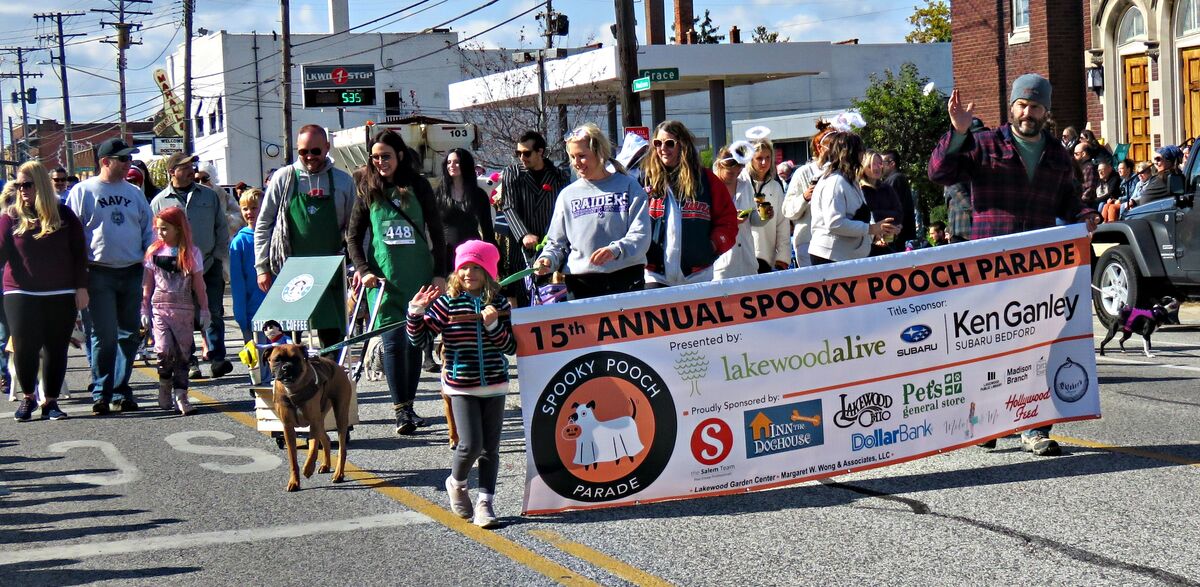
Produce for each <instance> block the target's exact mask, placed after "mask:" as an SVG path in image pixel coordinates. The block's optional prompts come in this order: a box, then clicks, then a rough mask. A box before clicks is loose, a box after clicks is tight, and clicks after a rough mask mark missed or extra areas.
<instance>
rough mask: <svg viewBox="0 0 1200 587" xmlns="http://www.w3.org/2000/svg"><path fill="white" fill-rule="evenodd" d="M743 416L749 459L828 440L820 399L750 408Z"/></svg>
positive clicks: (819, 443) (815, 444)
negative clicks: (822, 418) (823, 426)
mask: <svg viewBox="0 0 1200 587" xmlns="http://www.w3.org/2000/svg"><path fill="white" fill-rule="evenodd" d="M742 416H743V418H744V419H745V426H746V428H745V432H746V458H748V459H753V458H755V457H763V456H767V455H773V454H777V453H781V452H787V451H790V450H799V449H802V448H808V447H810V446H820V445H822V444H825V429H824V428H822V427H821V400H819V399H814V400H809V401H806V402H800V403H795V404H786V405H782V406H774V407H770V408H763V409H761V410H748V411H746V412H744V413H743V414H742Z"/></svg>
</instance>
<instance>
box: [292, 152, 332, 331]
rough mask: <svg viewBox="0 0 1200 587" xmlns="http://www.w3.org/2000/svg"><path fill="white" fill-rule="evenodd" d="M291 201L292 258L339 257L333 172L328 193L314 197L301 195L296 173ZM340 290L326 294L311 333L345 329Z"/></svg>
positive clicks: (319, 306) (330, 174) (313, 320)
mask: <svg viewBox="0 0 1200 587" xmlns="http://www.w3.org/2000/svg"><path fill="white" fill-rule="evenodd" d="M293 173H294V174H295V177H294V178H293V181H292V197H291V198H289V199H288V213H287V220H288V224H289V226H288V228H289V229H290V236H291V245H292V256H293V257H319V256H326V255H336V254H338V251H340V250H342V238H341V237H342V233H341V231H340V230H338V220H337V203H336V202H337V198H336V197H334V192H333V168H332V167H331V168H330V169H329V171H328V172H327V174H328V175H327V177H328V178H329V193H328V194H326V195H325V196H324V197H320V198H318V197H314V196H310V195H309V194H301V193H300V172H298V171H293ZM342 296H343V294H342V291H341V288H339V287H330V288H329V289H327V290H325V293H324V294H323V295H322V296H321V300H320V301H319V302H318V303H317V307H316V309H314V310H313V313H312V317H311V318H310V319H309V325H310V328H312V329H314V330H315V329H322V328H339V329H343V330H344V329H345V328H346V314H345V300H344V299H343V297H342Z"/></svg>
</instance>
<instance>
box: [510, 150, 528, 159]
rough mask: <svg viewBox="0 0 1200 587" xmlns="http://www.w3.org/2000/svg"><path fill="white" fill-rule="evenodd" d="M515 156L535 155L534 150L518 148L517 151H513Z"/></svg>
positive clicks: (524, 157)
mask: <svg viewBox="0 0 1200 587" xmlns="http://www.w3.org/2000/svg"><path fill="white" fill-rule="evenodd" d="M513 156H514V157H520V158H522V159H528V158H530V157H533V151H525V150H523V149H517V150H516V151H513Z"/></svg>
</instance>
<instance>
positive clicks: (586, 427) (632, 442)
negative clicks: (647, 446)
mask: <svg viewBox="0 0 1200 587" xmlns="http://www.w3.org/2000/svg"><path fill="white" fill-rule="evenodd" d="M629 403H630V404H631V405H632V406H633V414H632V415H629V416H621V417H619V418H613V419H612V420H605V421H600V420H597V419H596V414H595V409H596V402H595V401H590V402H588V403H587V404H586V405H582V406H581V405H579V404H578V403H574V404H571V409H573V410H575V413H574V414H571V416H570V418H568V419H567V420H568V421H569V422H570V423H569V424H567V426H566V427H565V428H563V436H564V437H565V438H567V439H574V440H575V460H574V463H575V464H576V465H583V468H584V470H587V468H588V467H589V466H591V467H592V468H593V469H595V468H598V467H599V466H600V463H601V462H609V461H611V462H620V461H621V457H629V462H631V463H632V462H633V457H635V456H637V454H638V453H640V452H642V449H643V448H644V447H643V446H642V439H641V438H640V437H639V436H638V429H637V421H635V418H637V403H635V402H634V401H633V400H632V399H631V400H629Z"/></svg>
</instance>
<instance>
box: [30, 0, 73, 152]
mask: <svg viewBox="0 0 1200 587" xmlns="http://www.w3.org/2000/svg"><path fill="white" fill-rule="evenodd" d="M84 14H85V13H83V12H46V13H41V14H35V15H33V18H35V19H37V20H54V21H55V23H57V24H58V34H57V35H42V36H40V37H38V39H39V40H47V41H49V40H52V39H54V38H55V37H57V38H58V58H57V59H58V72H59V75H58V77H59V78H61V79H62V97H63V159H65V160H66V165H64V167H66V168H67V175H75V152H74V151H73V150H72V149H71V90H70V89H69V88H68V87H67V50H66V46H65V44H64V41H65V40H66V39H70V38H72V37H82V36H84V35H83V33H71V34H69V35H64V34H63V19H64V18H71V17H73V16H83V15H84ZM54 59H55V57H54V56H51V57H50V60H51V61H54Z"/></svg>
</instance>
